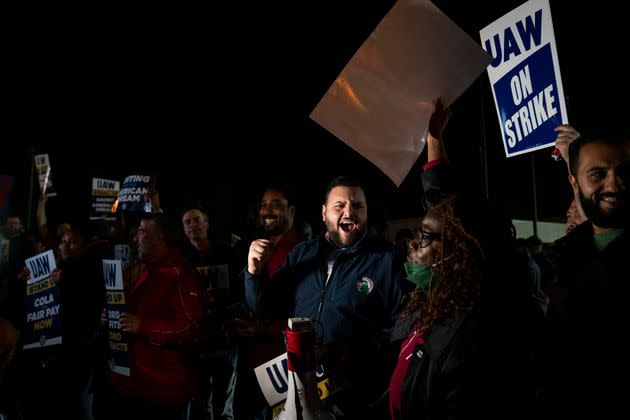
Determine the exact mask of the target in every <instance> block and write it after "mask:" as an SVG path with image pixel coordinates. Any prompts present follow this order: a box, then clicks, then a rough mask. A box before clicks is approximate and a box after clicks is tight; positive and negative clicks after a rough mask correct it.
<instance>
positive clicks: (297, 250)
mask: <svg viewBox="0 0 630 420" xmlns="http://www.w3.org/2000/svg"><path fill="white" fill-rule="evenodd" d="M320 241H321V238H320V237H319V236H317V237H315V238H313V239H308V240H306V241H302V242H299V243H298V244H297V245H295V247H293V249H292V250H291V254H293V255H305V254H311V253H313V252H316V251H317V249H319V242H320Z"/></svg>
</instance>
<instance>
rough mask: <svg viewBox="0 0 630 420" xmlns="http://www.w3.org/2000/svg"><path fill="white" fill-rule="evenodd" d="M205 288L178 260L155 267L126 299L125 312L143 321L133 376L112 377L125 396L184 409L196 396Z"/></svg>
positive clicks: (133, 345)
mask: <svg viewBox="0 0 630 420" xmlns="http://www.w3.org/2000/svg"><path fill="white" fill-rule="evenodd" d="M203 296H204V295H203V288H202V286H201V283H200V282H199V280H198V278H197V277H196V275H195V273H194V272H193V270H192V268H190V266H189V265H188V264H187V263H186V262H185V261H184V260H183V259H182V258H181V257H180V256H178V255H170V256H169V257H168V258H166V259H164V260H162V261H160V262H159V263H156V264H151V265H149V266H148V267H147V270H146V271H145V272H144V273H142V276H141V277H140V279H139V280H138V282H137V283H136V284H135V285H134V286H133V287H132V288H131V290H130V291H128V292H127V293H126V299H127V300H126V305H127V308H126V310H127V312H129V313H131V314H135V315H137V316H138V317H140V319H141V320H142V322H141V324H140V331H139V332H138V334H137V335H135V336H132V337H131V338H130V343H129V365H130V369H131V376H123V375H119V374H117V373H114V372H112V374H111V375H112V383H113V384H114V387H115V389H116V390H117V391H118V392H119V393H120V394H121V395H124V396H132V397H139V398H142V399H145V400H148V401H155V402H160V403H163V404H164V403H173V404H176V403H182V402H186V401H188V400H190V399H191V398H192V397H193V396H194V395H195V393H196V391H197V386H198V377H197V375H196V374H195V368H196V360H197V356H196V353H195V352H196V348H195V346H194V345H193V344H194V343H195V342H196V341H197V339H198V338H199V336H200V328H201V323H202V318H203V316H204V298H203Z"/></svg>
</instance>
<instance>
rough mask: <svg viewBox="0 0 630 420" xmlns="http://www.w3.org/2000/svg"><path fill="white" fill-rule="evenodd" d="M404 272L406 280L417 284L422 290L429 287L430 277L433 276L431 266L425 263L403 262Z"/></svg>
mask: <svg viewBox="0 0 630 420" xmlns="http://www.w3.org/2000/svg"><path fill="white" fill-rule="evenodd" d="M405 272H406V273H407V280H409V281H410V282H412V283H413V284H415V285H416V286H419V287H420V288H422V289H423V290H427V289H428V288H429V284H431V278H432V277H433V267H432V266H430V265H426V264H412V263H405Z"/></svg>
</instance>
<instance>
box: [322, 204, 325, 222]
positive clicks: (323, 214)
mask: <svg viewBox="0 0 630 420" xmlns="http://www.w3.org/2000/svg"><path fill="white" fill-rule="evenodd" d="M322 221H324V222H325V221H326V204H322Z"/></svg>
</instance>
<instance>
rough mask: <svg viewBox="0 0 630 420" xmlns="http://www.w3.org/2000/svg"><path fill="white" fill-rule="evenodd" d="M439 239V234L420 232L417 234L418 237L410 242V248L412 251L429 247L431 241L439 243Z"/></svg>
mask: <svg viewBox="0 0 630 420" xmlns="http://www.w3.org/2000/svg"><path fill="white" fill-rule="evenodd" d="M440 237H441V236H440V234H439V233H433V232H427V231H426V230H421V231H420V232H419V233H418V237H417V238H416V239H414V240H413V241H411V246H412V247H413V249H418V248H426V247H428V246H429V245H431V243H433V241H439V240H440Z"/></svg>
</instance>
